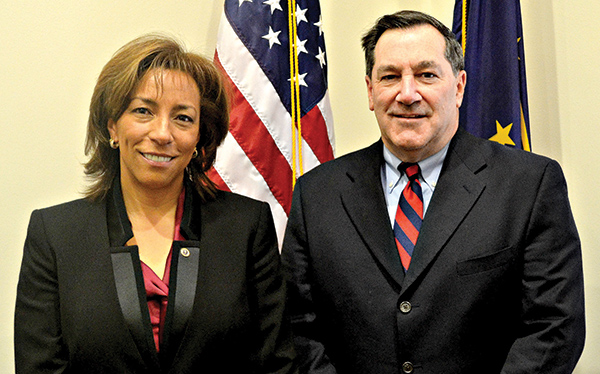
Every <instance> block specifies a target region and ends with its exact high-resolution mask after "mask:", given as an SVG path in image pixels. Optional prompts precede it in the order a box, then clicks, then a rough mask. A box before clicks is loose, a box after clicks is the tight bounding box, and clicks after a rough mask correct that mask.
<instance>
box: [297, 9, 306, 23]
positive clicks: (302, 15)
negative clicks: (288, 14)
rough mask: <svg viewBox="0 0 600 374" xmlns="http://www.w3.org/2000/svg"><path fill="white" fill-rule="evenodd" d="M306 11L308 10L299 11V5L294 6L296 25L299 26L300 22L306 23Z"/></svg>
mask: <svg viewBox="0 0 600 374" xmlns="http://www.w3.org/2000/svg"><path fill="white" fill-rule="evenodd" d="M307 11H308V8H306V9H300V5H296V25H299V24H300V22H302V21H304V22H306V23H308V19H306V12H307Z"/></svg>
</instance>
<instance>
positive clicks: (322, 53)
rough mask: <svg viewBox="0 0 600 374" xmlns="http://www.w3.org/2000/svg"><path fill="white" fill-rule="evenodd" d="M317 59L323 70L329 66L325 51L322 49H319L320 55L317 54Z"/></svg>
mask: <svg viewBox="0 0 600 374" xmlns="http://www.w3.org/2000/svg"><path fill="white" fill-rule="evenodd" d="M315 58H316V59H317V60H319V65H321V69H323V66H325V65H327V61H326V60H325V51H323V50H321V47H319V54H317V55H316V56H315Z"/></svg>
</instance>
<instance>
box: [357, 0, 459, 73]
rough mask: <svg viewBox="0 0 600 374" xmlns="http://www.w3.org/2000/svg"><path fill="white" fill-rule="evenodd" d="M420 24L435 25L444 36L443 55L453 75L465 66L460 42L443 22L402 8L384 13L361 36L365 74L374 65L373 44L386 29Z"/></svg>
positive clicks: (411, 26) (404, 27) (371, 69)
mask: <svg viewBox="0 0 600 374" xmlns="http://www.w3.org/2000/svg"><path fill="white" fill-rule="evenodd" d="M421 25H431V26H433V27H435V28H436V29H437V30H438V31H439V32H440V34H442V36H443V37H444V40H445V42H446V50H445V53H444V54H445V57H446V60H448V62H449V63H450V66H452V71H453V72H454V75H457V74H458V73H459V72H460V71H461V70H464V68H465V61H464V57H463V53H462V48H461V46H460V43H459V42H458V41H457V40H456V36H454V33H453V32H452V31H451V30H450V29H449V28H447V27H446V26H445V25H444V24H443V23H441V22H440V21H438V20H437V19H435V18H433V17H432V16H430V15H428V14H425V13H422V12H417V11H414V10H403V11H399V12H396V13H393V14H388V15H385V16H383V17H381V18H379V19H378V20H377V22H375V25H373V27H372V28H371V29H370V30H368V31H367V32H366V33H365V34H364V35H363V37H362V47H363V50H364V52H365V65H366V69H367V75H368V76H369V77H370V76H371V74H372V72H373V66H374V65H375V45H376V44H377V41H379V38H380V37H381V35H383V33H384V32H386V31H387V30H395V29H404V30H405V29H409V28H413V27H417V26H421Z"/></svg>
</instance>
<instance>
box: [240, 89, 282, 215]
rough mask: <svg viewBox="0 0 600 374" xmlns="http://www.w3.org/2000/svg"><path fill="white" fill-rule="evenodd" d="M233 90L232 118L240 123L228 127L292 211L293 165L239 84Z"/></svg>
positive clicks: (267, 181) (273, 191)
mask: <svg viewBox="0 0 600 374" xmlns="http://www.w3.org/2000/svg"><path fill="white" fill-rule="evenodd" d="M232 83H233V82H232ZM232 91H233V93H232V96H233V103H232V106H234V107H235V108H236V110H235V111H232V112H231V118H230V122H231V123H236V124H238V126H231V128H230V130H229V131H230V133H231V135H232V136H233V137H234V138H235V140H236V141H237V143H238V144H239V145H240V147H241V148H242V149H243V150H244V153H245V154H246V156H247V157H248V158H249V159H250V161H251V162H252V164H253V165H254V167H255V168H256V169H257V170H258V172H259V173H260V174H261V176H262V177H263V178H264V180H265V182H266V184H267V185H268V186H269V189H270V190H271V192H272V193H273V195H274V196H275V198H276V199H277V201H278V203H279V204H281V205H282V206H283V208H284V209H285V210H286V211H289V208H290V204H291V193H292V170H291V168H290V165H289V163H288V162H287V160H286V159H285V157H284V156H283V154H282V153H281V151H280V149H279V148H278V147H277V145H276V144H275V141H274V140H273V138H272V137H271V136H270V134H269V132H268V131H267V128H266V127H265V126H264V124H263V122H262V121H261V120H260V118H258V116H257V115H256V112H255V111H254V110H253V109H252V107H251V106H250V104H249V103H248V101H246V100H245V99H244V97H243V96H242V93H241V92H240V91H239V90H238V89H237V86H235V85H233V88H232Z"/></svg>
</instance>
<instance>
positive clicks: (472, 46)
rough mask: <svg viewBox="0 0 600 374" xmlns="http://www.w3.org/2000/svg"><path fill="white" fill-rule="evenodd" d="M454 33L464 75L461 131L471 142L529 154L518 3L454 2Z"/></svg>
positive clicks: (510, 0) (506, 0) (509, 0)
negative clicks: (476, 140) (473, 138)
mask: <svg viewBox="0 0 600 374" xmlns="http://www.w3.org/2000/svg"><path fill="white" fill-rule="evenodd" d="M453 31H454V33H455V34H456V37H457V39H458V41H459V42H460V43H461V45H462V47H463V53H464V55H465V70H466V71H467V85H466V89H465V97H464V100H463V103H462V106H461V108H460V124H461V126H463V127H464V128H465V129H466V130H467V131H468V132H470V133H471V134H473V135H475V136H478V137H481V138H485V139H490V140H493V141H496V142H498V143H501V144H505V145H509V146H514V147H517V148H521V149H525V150H527V151H530V150H531V146H530V133H529V110H528V106H527V81H526V79H525V52H524V48H523V27H522V24H521V6H520V4H519V0H493V1H490V0H456V3H455V7H454V22H453Z"/></svg>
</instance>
